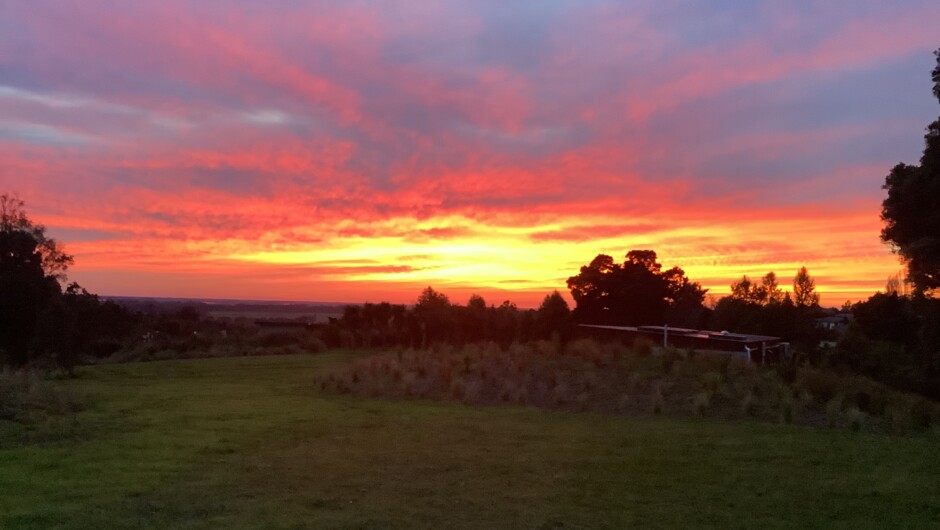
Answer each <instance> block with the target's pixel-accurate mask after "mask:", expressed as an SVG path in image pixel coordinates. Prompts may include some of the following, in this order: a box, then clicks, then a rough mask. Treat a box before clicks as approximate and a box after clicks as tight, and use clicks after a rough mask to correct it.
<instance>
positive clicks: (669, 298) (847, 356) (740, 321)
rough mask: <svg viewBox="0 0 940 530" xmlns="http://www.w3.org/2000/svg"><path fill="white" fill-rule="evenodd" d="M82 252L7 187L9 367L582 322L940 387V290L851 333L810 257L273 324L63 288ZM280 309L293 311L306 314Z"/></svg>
mask: <svg viewBox="0 0 940 530" xmlns="http://www.w3.org/2000/svg"><path fill="white" fill-rule="evenodd" d="M71 262H72V258H71V256H68V255H67V254H65V253H64V252H62V251H61V249H60V248H59V247H58V246H57V243H56V242H55V241H54V240H52V239H50V238H48V237H46V235H45V230H44V228H43V227H42V226H40V225H35V224H33V223H32V222H31V221H30V220H29V219H28V218H27V217H26V215H25V213H24V212H23V208H22V202H20V201H18V200H16V199H13V198H11V197H9V196H5V195H4V196H0V360H2V364H5V365H8V366H13V367H22V366H26V365H30V366H48V367H58V368H61V369H63V370H65V371H68V372H69V373H71V371H72V370H73V368H74V367H75V366H76V365H77V364H79V363H81V362H85V361H88V360H95V359H106V358H110V359H124V360H134V359H161V358H176V357H179V356H206V355H215V356H218V355H243V354H270V353H286V352H293V351H321V350H322V349H324V348H325V347H356V348H370V347H411V348H428V347H433V346H435V345H437V344H451V345H463V344H468V343H475V342H491V343H496V344H498V345H500V346H501V347H503V348H508V347H509V346H510V345H512V344H514V343H526V342H531V341H540V340H544V341H553V342H556V343H559V344H563V343H566V342H568V341H570V340H572V339H573V338H576V337H578V336H579V335H580V334H581V333H582V331H581V328H579V327H578V324H616V325H628V326H634V325H644V324H669V325H671V326H678V327H690V328H698V329H713V330H728V331H733V332H744V333H757V334H765V335H773V336H779V337H782V338H783V339H785V340H787V341H790V342H791V343H792V345H793V348H792V349H793V351H795V352H796V353H797V355H796V362H797V363H804V364H810V365H816V366H823V367H828V368H832V369H838V370H851V371H857V372H861V373H864V374H866V375H869V376H870V377H873V378H875V379H878V380H881V381H884V382H887V383H889V384H892V385H894V386H896V387H899V388H904V389H910V390H915V391H917V392H920V393H922V394H925V395H929V396H933V397H937V398H940V301H938V300H935V299H932V298H928V297H927V295H926V294H924V293H923V292H920V291H915V293H914V294H905V293H902V292H900V291H899V290H898V289H897V288H896V287H897V282H895V287H894V288H892V287H891V286H889V290H891V289H893V291H892V292H891V293H890V294H876V295H874V296H872V297H871V298H870V299H869V300H867V301H865V302H861V303H858V304H855V305H854V306H849V305H846V306H844V307H843V308H842V309H841V312H842V313H844V314H851V315H853V316H854V323H853V324H852V325H851V326H850V327H849V329H848V330H847V331H845V332H844V333H841V334H840V333H836V332H835V331H833V330H829V329H822V328H820V327H817V326H816V325H815V321H816V319H818V318H820V317H823V316H826V315H828V314H831V312H832V311H831V310H825V309H823V308H821V307H820V306H819V297H818V295H817V294H816V292H815V285H814V282H813V279H812V278H811V277H810V275H809V272H808V271H807V270H806V269H805V268H802V269H800V270H799V271H797V273H796V275H795V276H794V278H793V288H792V291H791V290H783V289H781V287H780V286H779V285H778V283H777V276H776V275H775V274H774V273H772V272H771V273H768V274H767V275H765V276H764V277H763V278H761V279H760V280H759V281H752V280H750V279H749V278H747V277H746V276H745V277H743V278H741V279H740V280H739V281H736V282H734V283H733V284H732V285H731V294H730V295H729V296H726V297H724V298H722V299H720V300H718V301H717V303H715V304H714V305H713V306H712V307H709V306H708V305H707V304H706V303H705V300H706V290H705V289H703V288H702V287H701V285H700V284H698V283H696V282H693V281H691V280H690V279H689V278H688V277H687V276H686V275H685V272H684V271H683V270H682V269H680V268H678V267H673V268H671V269H664V268H663V267H662V265H661V264H660V263H659V262H658V261H657V255H656V253H655V252H654V251H651V250H633V251H630V252H628V253H627V254H626V256H625V259H624V261H622V262H617V261H615V260H614V259H613V258H612V257H610V256H608V255H604V254H601V255H598V256H597V257H595V258H594V259H593V260H592V261H591V262H590V263H588V264H587V265H585V266H583V267H581V268H580V271H579V272H578V274H576V275H574V276H572V277H570V278H568V281H567V287H568V288H569V290H570V292H571V296H572V298H573V299H574V301H575V307H574V308H573V309H572V308H570V307H569V305H568V303H567V302H566V300H565V298H564V297H563V296H562V295H561V294H560V293H558V292H557V291H554V292H552V293H549V294H547V295H546V296H545V298H544V300H543V301H542V303H541V305H540V306H539V307H538V308H537V309H520V308H518V307H516V305H514V304H513V303H512V302H510V301H504V302H502V303H500V304H498V305H496V304H488V303H487V301H485V300H484V299H483V298H482V297H480V296H477V295H474V296H471V297H470V299H469V300H468V301H467V302H466V304H463V305H461V304H459V303H454V302H452V301H451V300H450V299H449V298H448V297H447V296H446V295H445V294H444V293H442V292H439V291H437V290H435V289H434V288H432V287H427V288H426V289H424V291H422V292H421V293H420V295H419V296H418V298H417V300H416V302H415V303H414V304H413V305H410V306H406V305H404V304H391V303H376V304H362V305H349V306H346V307H344V308H343V309H342V315H341V316H337V317H333V318H330V319H329V321H328V322H327V323H319V324H318V325H317V326H315V327H305V326H300V327H294V328H293V330H292V331H282V332H275V333H271V331H270V330H264V331H262V330H259V329H258V327H257V326H255V323H254V320H253V319H252V318H248V317H242V318H239V317H237V316H236V317H229V318H211V312H209V311H207V310H206V307H205V305H199V304H185V303H179V302H176V303H175V305H174V304H171V305H164V306H162V309H158V307H159V306H160V305H159V304H157V305H153V304H151V303H149V302H144V303H143V305H141V303H140V302H130V303H126V304H123V305H122V304H118V303H115V302H114V301H103V300H101V299H99V298H98V297H97V296H95V295H94V294H91V293H89V292H87V291H86V290H84V289H83V288H81V287H80V286H79V285H77V284H75V283H72V284H67V285H65V286H64V287H63V284H65V281H64V273H65V271H66V270H67V268H68V266H69V265H70V264H71ZM135 304H136V305H135ZM236 313H238V312H236ZM246 314H247V313H246ZM280 315H281V316H282V317H284V316H287V317H288V318H291V315H292V313H291V312H290V311H286V312H283V311H282V312H281V313H280ZM294 318H303V317H294ZM827 344H828V345H831V344H835V346H834V347H832V346H829V347H826V346H825V345H827Z"/></svg>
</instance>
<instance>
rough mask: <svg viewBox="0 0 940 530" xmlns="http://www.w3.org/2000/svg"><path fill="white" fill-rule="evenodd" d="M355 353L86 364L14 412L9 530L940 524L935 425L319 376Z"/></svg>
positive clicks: (3, 472)
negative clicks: (544, 397)
mask: <svg viewBox="0 0 940 530" xmlns="http://www.w3.org/2000/svg"><path fill="white" fill-rule="evenodd" d="M350 357H351V355H347V354H329V355H321V356H291V357H253V358H226V359H207V360H191V361H166V362H154V363H144V364H126V365H106V366H97V367H89V368H86V369H84V370H82V376H81V378H79V379H78V380H74V381H65V382H62V383H61V384H63V385H65V386H67V387H70V388H71V390H73V391H74V392H76V393H77V394H79V395H81V396H82V398H83V400H84V401H85V402H86V404H87V407H88V408H87V410H85V411H84V412H81V413H79V414H78V415H77V416H75V417H74V418H70V419H64V420H56V422H57V423H55V424H49V425H34V426H32V427H28V428H27V427H23V426H18V425H14V424H10V423H6V424H0V447H2V448H0V528H43V529H45V528H161V529H162V528H285V529H286V528H413V527H445V528H447V527H449V528H628V527H636V528H683V527H685V528H688V527H703V526H705V527H721V528H801V527H802V528H853V529H858V528H936V527H938V526H940V467H938V466H940V464H938V462H940V459H938V457H940V444H938V443H937V441H936V440H935V439H931V438H926V437H920V438H898V437H889V436H884V435H872V434H864V433H853V432H849V431H845V430H819V429H812V428H806V427H793V426H787V425H771V424H760V423H750V422H742V423H728V422H719V421H709V420H675V419H665V418H647V419H637V418H623V417H617V416H613V415H600V414H593V413H575V412H548V411H544V410H538V409H534V408H524V407H509V406H507V407H481V408H474V407H467V406H463V405H459V404H451V403H432V402H419V401H398V402H391V401H382V400H372V399H366V398H357V397H350V396H338V395H333V394H328V393H321V392H318V391H316V390H314V385H313V383H312V382H313V380H314V378H315V376H316V375H317V373H318V372H319V371H320V370H322V369H324V368H326V367H328V366H335V365H336V364H337V363H343V362H348V360H349V358H350Z"/></svg>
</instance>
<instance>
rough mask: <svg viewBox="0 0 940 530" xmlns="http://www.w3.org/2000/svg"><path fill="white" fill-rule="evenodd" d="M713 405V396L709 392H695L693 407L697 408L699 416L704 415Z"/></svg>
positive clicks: (696, 411)
mask: <svg viewBox="0 0 940 530" xmlns="http://www.w3.org/2000/svg"><path fill="white" fill-rule="evenodd" d="M710 406H711V396H710V395H709V393H708V392H699V393H698V394H695V399H694V400H693V401H692V408H693V409H694V410H695V413H696V414H698V415H699V416H704V415H705V413H706V412H708V408H709V407H710Z"/></svg>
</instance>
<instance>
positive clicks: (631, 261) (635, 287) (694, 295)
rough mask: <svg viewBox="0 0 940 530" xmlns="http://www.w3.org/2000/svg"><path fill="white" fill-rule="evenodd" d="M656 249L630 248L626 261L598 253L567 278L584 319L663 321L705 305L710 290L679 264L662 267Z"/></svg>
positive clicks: (577, 311) (635, 322)
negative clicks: (618, 260) (616, 260)
mask: <svg viewBox="0 0 940 530" xmlns="http://www.w3.org/2000/svg"><path fill="white" fill-rule="evenodd" d="M656 259H657V258H656V252H654V251H652V250H631V251H630V252H628V253H627V255H626V259H625V260H624V262H623V263H615V262H614V260H613V258H611V257H610V256H608V255H606V254H599V255H598V256H597V257H595V258H594V259H593V260H592V261H591V263H589V264H588V265H585V266H583V267H581V270H580V272H579V273H578V274H577V275H576V276H572V277H570V278H568V282H567V285H568V288H569V289H570V290H571V296H572V297H573V298H574V300H575V303H576V304H577V306H576V308H575V314H576V316H577V318H578V319H579V320H581V321H582V322H590V323H608V324H621V325H642V324H662V323H664V322H666V321H667V319H671V317H674V316H678V315H677V314H670V313H672V311H671V310H674V309H676V308H678V307H683V308H685V309H687V310H688V311H692V310H695V309H700V308H702V307H703V301H704V299H705V292H706V291H705V290H704V289H702V287H701V285H700V284H698V283H695V282H692V281H690V280H689V279H688V278H687V277H686V276H685V272H684V271H683V270H682V269H680V268H679V267H673V268H672V269H669V270H666V271H663V270H662V265H660V264H659V263H658V262H657V261H656Z"/></svg>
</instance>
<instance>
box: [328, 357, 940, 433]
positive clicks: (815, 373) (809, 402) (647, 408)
mask: <svg viewBox="0 0 940 530" xmlns="http://www.w3.org/2000/svg"><path fill="white" fill-rule="evenodd" d="M644 348H645V346H643V345H642V344H641V345H639V348H638V349H639V351H632V350H627V349H624V348H623V347H622V346H619V345H616V344H603V343H597V342H594V341H591V340H577V341H572V342H569V343H567V344H564V345H560V346H559V345H558V344H557V343H556V342H553V341H539V342H534V343H528V344H521V343H516V344H512V345H510V346H509V347H508V348H507V349H505V350H504V349H502V348H501V347H499V346H498V345H496V344H493V343H483V344H469V345H466V346H464V347H461V348H434V349H429V350H394V351H389V352H384V353H378V354H375V355H373V356H370V357H360V358H359V359H357V360H356V361H354V362H352V363H351V364H349V365H346V366H344V367H342V368H341V369H339V370H337V371H334V372H332V373H330V374H323V375H321V376H320V377H319V379H318V380H319V386H320V387H321V388H322V389H324V390H329V391H339V392H343V393H352V394H358V395H364V396H381V397H386V398H392V399H416V398H419V399H433V400H444V401H457V402H462V403H465V404H469V405H526V406H534V407H541V408H549V409H565V410H572V411H594V412H603V413H611V414H625V415H632V416H651V415H660V414H663V415H669V416H686V417H693V416H705V415H707V416H709V417H714V418H717V419H726V420H728V419H731V420H733V419H744V418H749V419H756V420H761V421H766V422H773V423H787V424H789V423H795V424H801V425H810V426H815V427H826V426H829V427H840V428H842V427H846V428H850V429H852V428H855V427H856V424H857V427H858V429H864V430H868V431H873V432H894V433H909V432H912V433H918V432H929V431H930V429H931V428H932V426H934V425H936V423H937V422H936V418H937V417H938V405H937V404H936V403H933V402H930V401H927V400H919V399H915V398H913V397H911V396H909V395H906V394H902V393H899V392H896V391H893V390H891V389H889V388H887V387H885V386H884V385H880V384H878V383H875V382H873V381H870V380H868V379H864V378H861V377H857V376H840V375H838V374H834V373H827V372H822V371H819V370H816V369H810V368H801V367H796V368H793V369H792V370H791V369H789V368H788V369H786V370H783V371H782V372H783V373H784V375H781V370H780V369H778V368H777V367H769V366H768V367H760V366H758V365H755V364H753V363H749V362H747V361H746V360H743V359H737V358H734V357H733V356H731V355H728V354H722V353H716V352H700V353H698V354H696V355H694V356H689V355H683V354H682V352H681V351H679V350H668V349H667V350H665V351H664V352H663V354H662V355H655V356H654V355H644V354H643V351H644ZM851 408H854V409H857V410H858V411H859V412H860V413H861V414H863V416H859V417H861V418H862V420H859V422H855V423H853V421H852V420H851V418H848V419H847V416H845V414H844V411H846V410H849V409H851Z"/></svg>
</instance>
